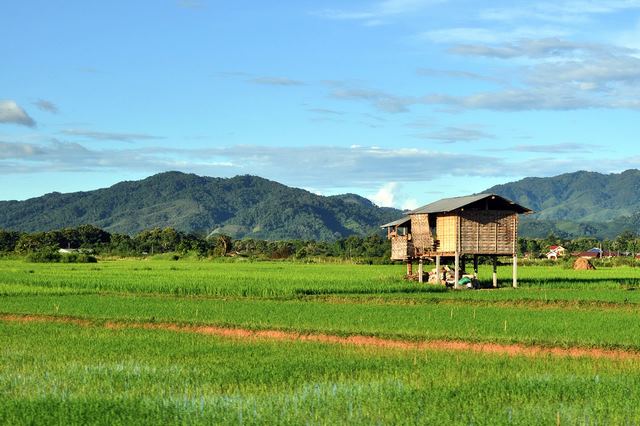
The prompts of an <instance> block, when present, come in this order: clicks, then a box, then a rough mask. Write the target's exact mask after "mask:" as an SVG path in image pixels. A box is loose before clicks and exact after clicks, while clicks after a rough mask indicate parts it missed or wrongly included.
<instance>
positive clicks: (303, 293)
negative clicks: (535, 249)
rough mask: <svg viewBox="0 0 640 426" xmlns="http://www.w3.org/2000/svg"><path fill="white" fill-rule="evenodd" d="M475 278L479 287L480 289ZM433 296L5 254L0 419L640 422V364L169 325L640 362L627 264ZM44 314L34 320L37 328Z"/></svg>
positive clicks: (215, 270)
mask: <svg viewBox="0 0 640 426" xmlns="http://www.w3.org/2000/svg"><path fill="white" fill-rule="evenodd" d="M490 273H491V271H490V269H489V268H487V267H482V268H481V270H480V279H481V280H483V281H485V282H487V283H488V282H489V281H490ZM519 273H520V280H519V281H520V288H518V289H511V288H509V287H508V285H509V284H510V267H501V268H500V270H499V272H498V274H499V277H500V278H502V279H503V280H504V281H503V285H504V287H503V288H500V289H497V290H493V289H487V290H473V291H470V290H465V291H444V290H443V289H442V288H441V287H432V286H429V285H427V284H418V283H414V282H407V281H404V280H403V279H402V274H403V267H402V265H395V266H384V265H350V264H296V263H287V262H273V263H267V262H255V263H252V262H224V263H223V262H211V261H197V260H179V261H168V260H117V261H102V262H99V263H98V264H31V263H26V262H24V261H22V260H19V259H18V260H0V315H4V316H6V315H13V316H14V317H18V318H19V317H20V316H22V315H41V316H57V317H60V318H62V319H63V318H72V319H83V320H86V321H87V324H85V325H78V324H74V323H53V322H47V321H44V320H42V318H41V321H37V322H26V321H24V322H21V321H6V320H0V343H1V344H0V424H160V423H162V424H164V423H167V424H176V423H180V424H336V423H350V424H425V423H427V424H532V423H536V424H540V423H541V424H556V423H557V422H558V421H560V423H561V424H565V423H566V424H636V423H639V422H640V408H638V407H640V396H639V394H638V393H637V391H636V389H638V387H639V385H640V356H632V357H630V358H628V359H627V358H624V359H609V358H595V357H578V358H570V357H562V356H552V355H541V356H536V357H531V356H510V355H507V354H489V353H478V352H466V351H441V350H438V351H436V350H416V349H393V348H377V347H366V346H364V347H359V346H345V345H339V344H330V343H318V342H304V341H300V342H298V341H269V340H264V339H262V340H261V339H248V340H247V339H244V340H242V339H237V338H224V337H216V336H208V335H198V334H192V333H180V332H176V331H164V330H159V329H129V328H127V327H123V328H116V329H112V328H108V327H105V323H106V322H107V321H111V322H113V321H115V322H118V323H122V324H125V325H126V324H127V323H128V322H136V323H154V324H158V323H171V324H182V325H215V326H219V327H229V328H242V329H254V330H283V331H293V332H297V333H303V334H305V333H311V334H316V333H321V334H329V335H340V336H351V335H357V336H362V335H364V336H376V337H380V338H389V339H401V340H407V341H415V342H420V341H428V340H460V341H469V342H485V343H498V344H511V343H518V344H522V345H532V346H542V347H567V348H573V347H579V348H600V349H602V348H605V349H612V348H613V349H616V350H624V351H629V352H630V353H633V354H635V353H640V321H639V320H640V290H636V288H639V287H640V270H638V269H635V268H632V267H619V268H601V269H598V270H596V271H573V270H568V269H562V268H560V267H542V266H522V267H520V270H519ZM44 319H46V318H44Z"/></svg>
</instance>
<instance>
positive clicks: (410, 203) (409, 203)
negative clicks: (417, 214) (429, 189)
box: [400, 198, 420, 210]
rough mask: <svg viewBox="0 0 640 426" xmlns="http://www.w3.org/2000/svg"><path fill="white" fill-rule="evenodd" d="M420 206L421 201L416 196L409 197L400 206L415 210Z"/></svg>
mask: <svg viewBox="0 0 640 426" xmlns="http://www.w3.org/2000/svg"><path fill="white" fill-rule="evenodd" d="M418 207H420V203H418V200H416V199H415V198H408V199H406V200H404V202H403V203H402V205H401V206H400V208H401V209H402V210H415V209H417V208H418Z"/></svg>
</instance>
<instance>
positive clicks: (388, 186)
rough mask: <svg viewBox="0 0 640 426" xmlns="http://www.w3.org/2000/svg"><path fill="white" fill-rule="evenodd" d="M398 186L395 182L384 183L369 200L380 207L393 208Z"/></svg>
mask: <svg viewBox="0 0 640 426" xmlns="http://www.w3.org/2000/svg"><path fill="white" fill-rule="evenodd" d="M398 186H399V185H398V183H397V182H389V183H385V184H384V185H382V187H381V188H380V189H379V190H378V192H376V193H375V194H373V195H371V196H370V197H369V199H370V200H371V201H373V202H374V203H375V204H376V205H378V206H380V207H393V206H394V205H395V201H396V192H397V190H398Z"/></svg>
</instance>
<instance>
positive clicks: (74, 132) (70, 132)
mask: <svg viewBox="0 0 640 426" xmlns="http://www.w3.org/2000/svg"><path fill="white" fill-rule="evenodd" d="M60 133H62V134H63V135H67V136H74V137H81V138H88V139H93V140H98V141H120V142H134V141H136V140H153V139H162V137H160V136H154V135H149V134H146V133H119V132H97V131H93V130H86V129H66V130H63V131H61V132H60Z"/></svg>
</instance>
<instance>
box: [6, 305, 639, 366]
mask: <svg viewBox="0 0 640 426" xmlns="http://www.w3.org/2000/svg"><path fill="white" fill-rule="evenodd" d="M0 321H5V322H19V323H26V322H53V323H63V324H75V325H79V326H84V327H89V326H100V325H103V326H104V327H105V328H108V329H112V330H122V329H132V328H137V329H145V330H164V331H174V332H178V333H196V334H203V335H212V336H220V337H227V338H234V339H242V340H247V339H259V340H277V341H304V342H319V343H328V344H338V345H351V346H363V347H372V348H389V349H400V350H430V351H466V352H480V353H493V354H505V355H510V356H530V357H544V356H557V357H569V358H579V357H587V358H606V359H619V360H624V359H636V360H640V352H635V351H625V350H622V349H600V348H581V347H570V348H564V347H545V346H526V345H522V344H501V343H478V342H465V341H460V340H455V341H454V340H426V341H410V340H398V339H385V338H380V337H372V336H361V335H352V336H338V335H331V334H322V333H311V334H302V333H296V332H291V331H280V330H248V329H242V328H225V327H217V326H210V325H182V324H174V323H155V322H153V323H152V322H116V321H108V322H105V323H96V322H92V321H90V320H85V319H79V318H73V317H62V316H51V315H15V314H0Z"/></svg>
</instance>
